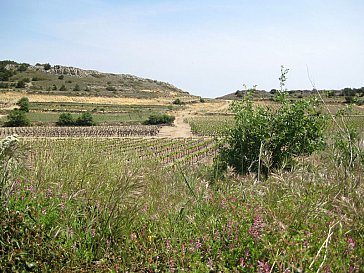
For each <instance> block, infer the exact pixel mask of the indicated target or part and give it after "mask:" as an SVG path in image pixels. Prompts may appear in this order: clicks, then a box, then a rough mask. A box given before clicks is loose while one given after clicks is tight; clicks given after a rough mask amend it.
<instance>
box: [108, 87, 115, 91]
mask: <svg viewBox="0 0 364 273" xmlns="http://www.w3.org/2000/svg"><path fill="white" fill-rule="evenodd" d="M106 90H107V91H116V88H115V87H113V86H107V87H106Z"/></svg>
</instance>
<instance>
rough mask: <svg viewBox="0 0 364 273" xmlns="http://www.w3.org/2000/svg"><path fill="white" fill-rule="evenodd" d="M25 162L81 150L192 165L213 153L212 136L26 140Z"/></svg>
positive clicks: (170, 163) (208, 157)
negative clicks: (26, 152) (27, 155)
mask: <svg viewBox="0 0 364 273" xmlns="http://www.w3.org/2000/svg"><path fill="white" fill-rule="evenodd" d="M24 143H25V146H26V147H27V149H29V151H30V153H29V157H28V163H29V164H30V165H32V163H34V162H36V161H38V160H39V159H40V158H43V159H44V158H54V157H55V156H59V155H60V154H63V155H66V154H67V155H69V156H72V154H76V153H79V152H80V151H87V152H91V153H92V154H95V155H99V156H100V157H102V158H104V159H114V160H123V161H133V160H142V161H149V160H150V161H157V162H160V163H161V164H163V165H174V164H176V163H178V164H181V165H193V164H196V163H200V162H206V161H209V160H211V159H212V158H213V156H214V155H215V153H216V143H215V142H214V140H212V139H211V138H175V139H168V138H135V137H134V138H111V139H110V138H88V139H80V138H60V139H47V138H45V139H27V140H24Z"/></svg>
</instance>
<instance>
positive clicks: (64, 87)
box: [59, 84, 67, 91]
mask: <svg viewBox="0 0 364 273" xmlns="http://www.w3.org/2000/svg"><path fill="white" fill-rule="evenodd" d="M59 91H67V87H66V86H65V85H64V84H62V86H61V88H59Z"/></svg>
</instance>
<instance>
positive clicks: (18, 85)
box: [15, 78, 29, 88]
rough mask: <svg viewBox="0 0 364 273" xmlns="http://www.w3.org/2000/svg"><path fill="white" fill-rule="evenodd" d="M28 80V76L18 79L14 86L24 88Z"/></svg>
mask: <svg viewBox="0 0 364 273" xmlns="http://www.w3.org/2000/svg"><path fill="white" fill-rule="evenodd" d="M28 82H29V79H28V78H24V79H21V80H20V81H18V82H17V84H16V86H15V87H16V88H25V87H26V86H27V85H26V84H27V83H28Z"/></svg>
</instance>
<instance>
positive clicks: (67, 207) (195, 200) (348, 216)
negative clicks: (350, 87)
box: [0, 146, 364, 272]
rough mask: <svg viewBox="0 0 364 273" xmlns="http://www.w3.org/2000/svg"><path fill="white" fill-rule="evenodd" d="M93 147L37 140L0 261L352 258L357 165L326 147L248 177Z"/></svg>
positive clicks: (194, 264)
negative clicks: (348, 167)
mask: <svg viewBox="0 0 364 273" xmlns="http://www.w3.org/2000/svg"><path fill="white" fill-rule="evenodd" d="M24 149H25V148H24ZM39 149H41V148H39ZM99 149H102V148H101V147H100V148H99ZM99 149H98V148H97V147H91V146H90V147H89V148H86V147H80V148H79V149H77V148H74V147H73V148H72V149H63V150H62V151H59V150H54V152H53V153H51V154H50V153H49V152H47V153H41V152H38V153H37V158H36V160H34V159H33V160H31V161H29V162H31V163H29V164H28V166H26V167H27V170H26V171H24V172H22V174H18V175H17V177H18V179H17V180H16V183H15V184H14V185H13V187H12V188H11V194H10V195H8V196H7V198H6V200H5V203H6V206H4V208H2V213H1V214H0V215H1V216H0V217H1V219H0V223H1V225H0V236H1V238H0V241H1V244H0V265H1V268H0V269H1V271H34V272H45V271H59V272H62V271H63V272H74V271H82V272H85V271H88V272H95V271H96V272H97V271H100V272H126V271H128V272H186V271H187V272H219V271H220V272H221V271H223V272H363V270H364V262H363V257H364V247H363V246H364V238H363V237H364V236H363V234H364V206H363V205H364V204H363V202H364V201H363V194H364V187H363V184H362V182H361V180H362V175H361V174H362V171H363V170H362V167H361V166H356V169H354V170H352V172H350V173H348V172H344V171H343V170H342V169H341V168H338V167H337V166H336V165H335V164H334V161H333V160H332V159H331V158H332V156H331V153H330V151H329V150H327V151H326V152H325V153H322V154H319V155H315V156H313V157H311V158H307V159H305V160H302V162H301V163H300V164H299V165H298V166H297V168H296V169H295V170H294V171H293V172H290V173H286V172H281V173H280V172H279V173H276V174H275V175H272V176H271V177H270V178H269V179H268V180H266V181H264V182H259V183H258V182H256V180H255V179H254V177H239V176H235V175H233V174H232V173H231V174H229V173H228V174H227V175H226V176H225V177H224V178H220V179H217V178H214V177H212V176H213V175H212V174H213V172H212V171H211V170H209V169H208V168H207V167H204V166H201V167H200V168H197V169H196V168H193V169H187V168H177V167H173V168H162V167H161V166H160V165H159V164H158V163H157V162H140V161H137V160H135V161H134V160H132V161H127V160H125V159H124V158H123V157H122V156H120V155H119V154H118V153H116V152H113V151H112V150H111V151H110V154H109V155H103V156H100V151H99ZM24 160H25V159H24ZM25 162H27V161H26V160H25Z"/></svg>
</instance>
